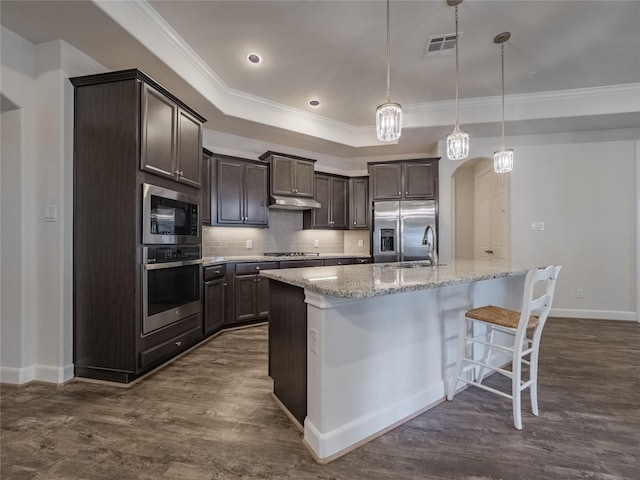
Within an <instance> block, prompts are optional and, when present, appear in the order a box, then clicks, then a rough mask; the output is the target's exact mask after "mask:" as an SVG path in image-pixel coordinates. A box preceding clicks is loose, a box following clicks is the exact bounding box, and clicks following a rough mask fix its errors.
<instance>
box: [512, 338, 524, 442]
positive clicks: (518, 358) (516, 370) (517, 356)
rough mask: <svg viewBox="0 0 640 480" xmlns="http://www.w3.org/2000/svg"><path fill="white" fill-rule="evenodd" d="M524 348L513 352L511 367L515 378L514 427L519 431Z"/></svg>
mask: <svg viewBox="0 0 640 480" xmlns="http://www.w3.org/2000/svg"><path fill="white" fill-rule="evenodd" d="M521 350H522V348H516V351H514V352H513V363H512V366H511V372H512V373H513V378H512V379H511V395H512V397H513V398H512V402H513V425H514V426H515V427H516V429H518V430H522V411H521V397H522V390H521V389H520V383H521V378H522V354H521Z"/></svg>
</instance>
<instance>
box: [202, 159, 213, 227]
mask: <svg viewBox="0 0 640 480" xmlns="http://www.w3.org/2000/svg"><path fill="white" fill-rule="evenodd" d="M212 155H213V154H212V153H211V152H210V151H209V150H207V149H206V148H203V149H202V167H201V171H202V188H201V189H200V195H201V196H200V221H201V222H202V224H203V225H211V156H212Z"/></svg>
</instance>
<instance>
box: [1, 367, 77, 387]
mask: <svg viewBox="0 0 640 480" xmlns="http://www.w3.org/2000/svg"><path fill="white" fill-rule="evenodd" d="M72 378H73V365H67V366H65V367H52V366H49V365H31V366H29V367H23V368H13V367H0V383H7V384H11V385H24V384H25V383H29V382H45V383H54V384H56V385H59V384H61V383H65V382H68V381H69V380H71V379H72Z"/></svg>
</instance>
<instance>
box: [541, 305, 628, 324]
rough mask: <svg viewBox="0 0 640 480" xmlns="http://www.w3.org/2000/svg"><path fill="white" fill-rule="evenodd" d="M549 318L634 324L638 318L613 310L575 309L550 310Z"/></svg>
mask: <svg viewBox="0 0 640 480" xmlns="http://www.w3.org/2000/svg"><path fill="white" fill-rule="evenodd" d="M549 316H551V317H565V318H592V319H594V320H623V321H627V322H636V321H638V317H637V315H636V312H624V311H615V310H578V309H575V308H552V309H551V312H549Z"/></svg>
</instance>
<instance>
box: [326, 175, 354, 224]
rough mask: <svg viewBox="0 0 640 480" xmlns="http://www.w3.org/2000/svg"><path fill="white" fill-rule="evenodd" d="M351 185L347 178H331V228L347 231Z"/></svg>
mask: <svg viewBox="0 0 640 480" xmlns="http://www.w3.org/2000/svg"><path fill="white" fill-rule="evenodd" d="M348 187H349V183H348V180H347V179H346V178H335V177H332V178H331V201H330V202H329V203H330V205H331V228H336V229H346V228H347V221H348V211H347V206H348V205H349V193H348V191H349V188H348Z"/></svg>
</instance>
